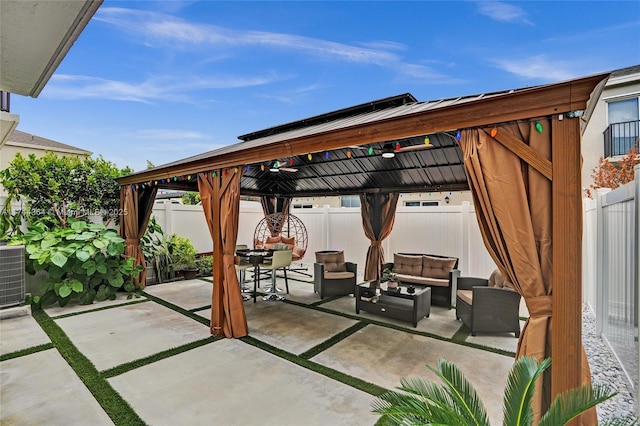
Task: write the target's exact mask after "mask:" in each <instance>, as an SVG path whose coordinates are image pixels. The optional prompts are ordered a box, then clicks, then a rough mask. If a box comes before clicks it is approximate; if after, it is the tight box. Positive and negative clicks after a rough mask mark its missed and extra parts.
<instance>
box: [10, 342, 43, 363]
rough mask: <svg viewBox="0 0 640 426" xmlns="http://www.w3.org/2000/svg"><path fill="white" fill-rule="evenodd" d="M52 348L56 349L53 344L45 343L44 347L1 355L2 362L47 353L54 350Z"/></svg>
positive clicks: (39, 346) (34, 347)
mask: <svg viewBox="0 0 640 426" xmlns="http://www.w3.org/2000/svg"><path fill="white" fill-rule="evenodd" d="M52 348H54V346H53V343H44V344H42V345H38V346H33V347H30V348H26V349H20V350H19V351H15V352H9V353H7V354H2V355H0V362H2V361H7V360H9V359H13V358H19V357H21V356H25V355H31V354H35V353H37V352H42V351H46V350H48V349H52Z"/></svg>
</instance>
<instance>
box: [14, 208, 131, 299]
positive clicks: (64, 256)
mask: <svg viewBox="0 0 640 426" xmlns="http://www.w3.org/2000/svg"><path fill="white" fill-rule="evenodd" d="M46 223H47V222H46V221H41V222H37V223H35V224H33V225H31V226H30V227H29V229H28V231H27V232H26V233H25V234H24V235H22V236H18V237H15V238H13V239H12V241H11V244H23V245H24V246H25V251H26V253H27V262H26V270H27V272H29V273H32V274H34V273H36V272H37V271H42V270H44V271H47V272H48V278H47V279H46V280H45V281H44V282H43V283H42V284H41V287H40V290H41V293H42V295H41V296H34V297H33V298H32V299H31V300H29V302H30V303H32V304H36V305H42V306H48V305H52V304H54V303H56V302H58V304H59V305H60V306H65V305H67V303H69V302H70V301H71V300H74V299H76V300H77V301H78V302H79V303H80V304H91V303H93V301H94V300H98V301H100V300H106V299H111V300H113V299H115V297H116V293H117V291H118V290H120V289H123V290H125V291H127V292H129V297H132V296H133V292H135V291H136V288H135V284H134V282H133V279H134V278H135V277H137V276H138V275H139V274H140V271H141V270H142V267H141V266H140V265H134V259H133V258H132V257H128V258H127V257H125V256H124V255H123V253H124V242H125V241H124V239H123V238H121V237H120V236H119V235H118V234H117V233H116V232H115V231H113V230H111V229H107V228H106V227H105V226H104V225H101V224H94V223H87V222H85V221H81V220H74V219H69V223H70V225H71V226H70V227H69V228H61V227H57V226H56V227H51V226H48V225H47V224H46Z"/></svg>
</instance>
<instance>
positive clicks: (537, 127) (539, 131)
mask: <svg viewBox="0 0 640 426" xmlns="http://www.w3.org/2000/svg"><path fill="white" fill-rule="evenodd" d="M536 130H537V131H538V133H542V131H543V130H544V129H543V127H542V124H540V122H539V121H536Z"/></svg>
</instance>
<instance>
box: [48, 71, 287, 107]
mask: <svg viewBox="0 0 640 426" xmlns="http://www.w3.org/2000/svg"><path fill="white" fill-rule="evenodd" d="M280 80H282V78H281V77H279V76H277V75H275V74H271V75H265V76H255V77H238V76H215V77H213V76H207V77H194V76H191V77H189V76H180V77H170V76H165V77H151V78H149V79H147V80H145V81H142V82H140V83H129V82H124V81H117V80H108V79H104V78H99V77H89V76H83V75H70V74H55V75H54V76H53V77H52V78H51V81H50V83H49V84H48V85H47V87H46V89H45V91H44V92H43V94H44V95H45V96H48V97H55V98H58V99H80V98H99V99H110V100H118V101H133V102H143V103H152V102H154V101H160V100H161V101H165V102H166V101H172V102H190V101H191V98H190V94H191V93H192V92H196V91H201V90H207V89H209V90H211V89H230V88H238V87H250V86H260V85H265V84H269V83H271V82H273V81H280Z"/></svg>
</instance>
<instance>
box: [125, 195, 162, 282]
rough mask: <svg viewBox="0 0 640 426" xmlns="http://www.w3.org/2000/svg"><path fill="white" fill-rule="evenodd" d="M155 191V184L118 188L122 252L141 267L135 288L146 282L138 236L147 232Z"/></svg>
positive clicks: (145, 266) (142, 254)
mask: <svg viewBox="0 0 640 426" xmlns="http://www.w3.org/2000/svg"><path fill="white" fill-rule="evenodd" d="M157 192H158V188H157V187H155V186H154V187H146V188H138V189H136V188H135V187H134V186H133V185H126V186H123V187H121V188H120V211H121V212H122V216H120V236H121V237H122V238H124V239H125V248H124V254H125V255H126V256H128V257H133V258H135V264H136V265H142V267H143V270H142V272H141V273H140V275H139V276H138V278H137V279H136V280H135V281H134V282H135V285H136V288H140V287H144V286H145V285H146V284H147V265H146V262H145V260H144V253H143V252H142V247H140V238H142V237H143V236H144V233H145V232H147V225H148V224H149V219H150V218H151V211H152V210H153V202H154V200H155V199H156V193H157Z"/></svg>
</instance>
